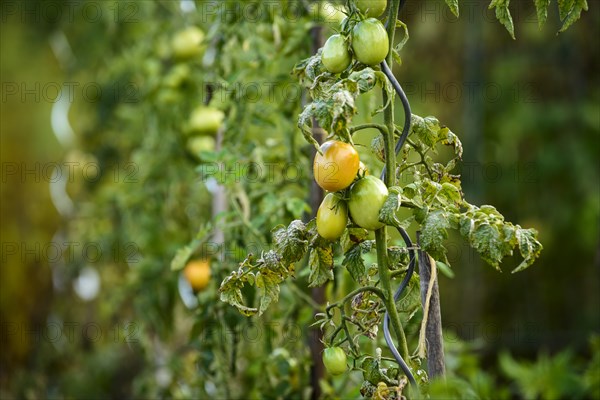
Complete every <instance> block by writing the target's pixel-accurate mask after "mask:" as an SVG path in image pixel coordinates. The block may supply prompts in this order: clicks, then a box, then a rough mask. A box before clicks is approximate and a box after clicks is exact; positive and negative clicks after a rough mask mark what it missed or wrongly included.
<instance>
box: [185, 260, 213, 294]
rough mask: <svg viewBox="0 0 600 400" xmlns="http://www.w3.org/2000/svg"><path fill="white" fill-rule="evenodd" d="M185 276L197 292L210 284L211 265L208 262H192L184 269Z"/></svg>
mask: <svg viewBox="0 0 600 400" xmlns="http://www.w3.org/2000/svg"><path fill="white" fill-rule="evenodd" d="M183 276H185V279H187V281H188V282H189V283H190V285H191V286H192V289H194V291H195V292H199V291H201V290H202V289H204V288H206V287H207V286H208V282H210V263H209V261H208V260H191V261H189V262H188V263H187V264H186V266H185V268H184V269H183Z"/></svg>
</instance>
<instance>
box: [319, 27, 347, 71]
mask: <svg viewBox="0 0 600 400" xmlns="http://www.w3.org/2000/svg"><path fill="white" fill-rule="evenodd" d="M321 62H322V63H323V65H324V66H325V68H327V71H329V72H331V73H333V74H338V73H340V72H342V71H344V70H345V69H346V68H348V66H349V65H350V63H351V62H352V56H350V52H349V51H348V46H347V45H346V41H345V40H344V37H343V36H342V35H331V36H330V37H329V39H327V42H325V46H323V51H322V52H321Z"/></svg>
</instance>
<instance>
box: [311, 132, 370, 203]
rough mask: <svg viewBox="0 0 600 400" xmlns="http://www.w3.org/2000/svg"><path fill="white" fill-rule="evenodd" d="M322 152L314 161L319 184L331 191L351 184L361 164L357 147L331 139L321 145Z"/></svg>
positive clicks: (314, 169) (316, 179) (316, 178)
mask: <svg viewBox="0 0 600 400" xmlns="http://www.w3.org/2000/svg"><path fill="white" fill-rule="evenodd" d="M321 152H322V153H323V154H320V153H317V155H316V156H315V161H314V163H313V173H314V175H315V181H316V182H317V184H318V185H319V186H320V187H322V188H323V189H324V190H327V191H329V192H337V191H338V190H342V189H345V188H347V187H348V186H350V184H351V183H352V182H353V181H354V178H355V177H356V174H357V173H358V168H359V165H360V164H359V163H360V160H359V158H358V152H357V151H356V149H355V148H354V147H353V146H352V145H351V144H349V143H344V142H340V141H337V140H330V141H328V142H325V143H323V144H322V145H321Z"/></svg>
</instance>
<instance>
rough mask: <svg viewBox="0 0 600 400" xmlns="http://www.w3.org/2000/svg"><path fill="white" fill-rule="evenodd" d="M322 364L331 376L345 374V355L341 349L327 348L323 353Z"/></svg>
mask: <svg viewBox="0 0 600 400" xmlns="http://www.w3.org/2000/svg"><path fill="white" fill-rule="evenodd" d="M323 364H324V365H325V369H327V372H329V373H330V374H331V375H340V374H343V373H344V372H346V369H347V366H346V353H344V349H342V348H341V347H328V348H326V349H325V351H324V352H323Z"/></svg>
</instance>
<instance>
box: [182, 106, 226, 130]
mask: <svg viewBox="0 0 600 400" xmlns="http://www.w3.org/2000/svg"><path fill="white" fill-rule="evenodd" d="M224 118H225V114H224V113H223V111H221V110H218V109H216V108H212V107H205V106H200V107H198V108H196V109H195V110H194V111H192V115H191V116H190V121H189V124H188V130H189V131H190V133H196V134H199V135H213V136H214V135H216V133H217V131H218V130H219V128H220V127H221V124H222V123H223V119H224Z"/></svg>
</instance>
